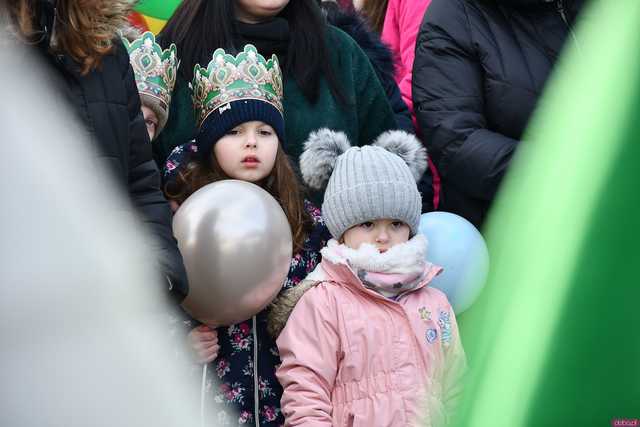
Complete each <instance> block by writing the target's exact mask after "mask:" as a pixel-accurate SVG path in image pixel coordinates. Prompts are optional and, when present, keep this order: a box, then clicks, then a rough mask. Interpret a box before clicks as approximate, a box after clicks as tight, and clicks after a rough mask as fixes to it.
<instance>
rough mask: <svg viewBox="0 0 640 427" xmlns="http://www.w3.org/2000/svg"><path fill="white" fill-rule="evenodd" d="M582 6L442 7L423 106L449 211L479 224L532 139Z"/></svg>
mask: <svg viewBox="0 0 640 427" xmlns="http://www.w3.org/2000/svg"><path fill="white" fill-rule="evenodd" d="M582 3H583V1H582V0H550V1H548V0H433V1H432V3H431V5H430V6H429V9H428V11H427V13H426V14H425V18H424V21H423V22H422V26H421V28H420V33H419V35H418V41H417V44H416V57H415V62H414V68H413V102H414V105H415V110H416V116H417V119H418V123H419V125H420V127H421V129H422V130H423V131H424V134H425V141H426V142H427V146H428V148H429V153H430V154H431V156H432V159H433V160H434V161H435V163H436V166H437V167H438V170H439V171H440V173H441V175H442V190H443V204H442V210H445V211H450V212H454V213H456V214H459V215H461V216H463V217H465V218H467V219H468V220H470V221H471V222H473V223H474V224H475V225H476V226H480V225H482V223H483V221H484V218H485V215H486V213H487V210H488V209H489V207H490V206H491V202H492V200H493V198H494V196H495V194H496V191H497V189H498V188H499V184H500V182H501V180H502V178H503V176H504V174H505V171H506V170H507V168H508V166H509V163H510V161H511V158H512V155H513V153H514V150H515V149H516V147H517V146H518V143H519V141H520V139H521V137H522V134H523V131H524V129H525V128H526V125H527V122H528V120H529V118H530V116H531V113H532V112H533V110H534V108H535V106H536V103H537V101H538V98H539V97H540V95H541V93H542V90H543V88H544V85H545V82H546V81H547V78H548V76H549V74H550V71H551V70H552V68H553V66H554V64H555V62H556V60H557V59H558V55H559V54H560V52H561V50H562V48H563V45H564V44H565V42H566V41H567V40H569V39H570V40H571V43H577V42H578V41H577V40H576V39H575V34H573V32H572V31H571V28H572V26H573V24H574V21H575V18H576V16H577V14H578V11H579V10H580V9H581V7H582Z"/></svg>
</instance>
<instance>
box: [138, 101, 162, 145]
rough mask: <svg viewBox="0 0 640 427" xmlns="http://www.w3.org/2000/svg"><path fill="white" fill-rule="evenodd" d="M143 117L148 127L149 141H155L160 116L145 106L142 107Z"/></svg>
mask: <svg viewBox="0 0 640 427" xmlns="http://www.w3.org/2000/svg"><path fill="white" fill-rule="evenodd" d="M142 115H143V116H144V124H145V125H147V133H148V134H149V140H151V141H153V138H155V137H156V131H157V130H158V122H159V120H158V116H156V113H154V112H153V110H152V109H151V108H149V107H147V106H145V105H143V106H142Z"/></svg>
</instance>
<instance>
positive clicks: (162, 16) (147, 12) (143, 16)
mask: <svg viewBox="0 0 640 427" xmlns="http://www.w3.org/2000/svg"><path fill="white" fill-rule="evenodd" d="M180 3H181V0H142V1H140V3H139V4H138V5H137V6H136V9H135V12H133V13H132V14H131V15H130V16H129V22H131V24H132V25H134V26H136V27H137V28H139V29H140V30H141V31H151V32H152V33H154V34H156V35H157V34H158V33H159V32H160V30H162V28H163V27H164V26H165V24H166V23H167V21H168V20H169V18H170V17H171V15H172V14H173V12H174V11H175V10H176V8H177V7H178V5H179V4H180Z"/></svg>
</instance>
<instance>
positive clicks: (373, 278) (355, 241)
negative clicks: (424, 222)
mask: <svg viewBox="0 0 640 427" xmlns="http://www.w3.org/2000/svg"><path fill="white" fill-rule="evenodd" d="M305 147H306V150H305V152H304V153H303V154H302V156H301V158H300V168H301V171H302V175H303V177H304V179H305V181H306V182H307V183H308V184H309V185H311V186H314V187H316V188H319V187H322V186H323V185H324V184H325V183H326V182H327V181H328V185H327V188H326V192H325V195H324V202H323V204H322V215H323V218H324V219H325V221H326V224H327V227H328V228H329V230H330V232H331V235H332V237H333V239H332V240H330V241H329V243H328V244H327V246H326V247H325V248H323V249H322V251H321V254H322V262H321V263H320V265H318V267H317V268H316V269H315V270H314V271H313V272H312V273H311V274H310V275H309V276H307V278H306V281H305V282H304V283H303V284H301V285H300V286H298V287H296V288H293V289H291V290H290V291H287V293H286V294H285V295H284V296H282V298H281V299H280V300H279V301H278V302H277V303H276V304H275V307H274V308H273V309H272V313H271V316H272V321H273V325H274V329H275V330H276V333H277V331H278V330H279V329H282V325H283V324H286V326H284V329H282V332H281V333H280V335H279V337H278V338H277V345H278V348H279V350H280V356H281V357H282V364H281V365H280V367H279V368H278V370H277V377H278V379H279V380H280V382H281V384H282V386H283V388H284V393H283V396H282V412H283V413H284V416H285V425H286V426H311V425H313V426H327V427H329V426H398V427H400V426H403V427H404V426H408V425H422V426H429V427H430V426H441V425H443V424H444V423H445V422H446V421H447V420H448V419H449V418H450V417H451V416H452V414H453V408H454V405H455V403H456V401H457V400H458V397H459V395H460V390H461V387H460V385H461V376H462V374H463V372H464V369H465V364H466V362H465V355H464V351H463V349H462V346H461V343H460V337H459V335H458V328H457V326H456V320H455V315H454V313H453V310H452V308H451V305H450V304H449V302H448V300H447V297H446V296H445V294H444V293H442V292H441V291H439V290H437V289H435V288H431V287H430V286H429V283H430V281H431V280H432V279H433V278H434V277H435V276H436V275H437V274H439V273H440V271H441V268H440V267H438V266H435V265H432V264H430V263H429V262H427V261H426V260H425V255H426V251H427V242H426V239H425V238H424V236H422V235H421V234H419V233H418V225H419V221H420V204H421V201H420V194H419V193H418V189H417V186H416V180H417V179H419V178H420V176H422V174H423V173H424V170H425V168H426V166H427V156H426V152H425V149H424V148H423V147H422V146H421V144H420V143H419V142H418V140H417V139H416V138H415V137H413V136H411V135H409V134H406V133H404V132H402V131H393V132H386V133H384V134H382V135H381V136H380V137H378V138H377V140H376V141H375V142H374V143H373V144H372V145H365V146H363V147H350V145H349V142H348V139H347V138H346V136H345V135H344V134H343V133H337V132H333V131H330V130H328V129H323V130H320V131H318V132H315V133H313V134H312V135H311V136H310V137H309V140H308V142H307V143H306V145H305ZM287 318H288V320H287ZM423 405H426V407H423Z"/></svg>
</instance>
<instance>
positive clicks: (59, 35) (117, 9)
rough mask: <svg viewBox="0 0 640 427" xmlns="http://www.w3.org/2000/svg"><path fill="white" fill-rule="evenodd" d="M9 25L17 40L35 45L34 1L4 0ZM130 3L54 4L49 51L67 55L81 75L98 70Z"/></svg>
mask: <svg viewBox="0 0 640 427" xmlns="http://www.w3.org/2000/svg"><path fill="white" fill-rule="evenodd" d="M6 4H7V11H8V16H9V20H10V23H11V24H12V25H13V30H14V31H15V32H16V33H17V35H18V37H19V38H21V39H22V40H23V41H25V42H27V43H37V42H38V41H39V40H41V38H42V35H43V32H42V29H40V28H38V26H37V23H36V19H37V16H36V8H35V1H34V0H7V1H6ZM133 4H134V2H133V1H132V0H58V1H57V4H56V9H57V15H56V26H55V40H54V43H53V44H52V46H51V49H52V50H53V51H54V52H57V53H63V54H66V55H69V56H70V57H71V58H72V59H73V60H74V61H76V62H77V63H78V64H80V67H81V70H82V74H87V73H88V72H90V71H92V70H94V69H96V68H98V67H99V66H100V63H101V61H102V58H103V57H104V56H105V55H107V54H109V53H111V51H112V49H113V46H114V40H116V38H117V35H118V30H119V29H120V28H122V27H123V26H124V25H125V24H126V22H127V16H128V14H129V13H130V12H131V11H132V10H133Z"/></svg>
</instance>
